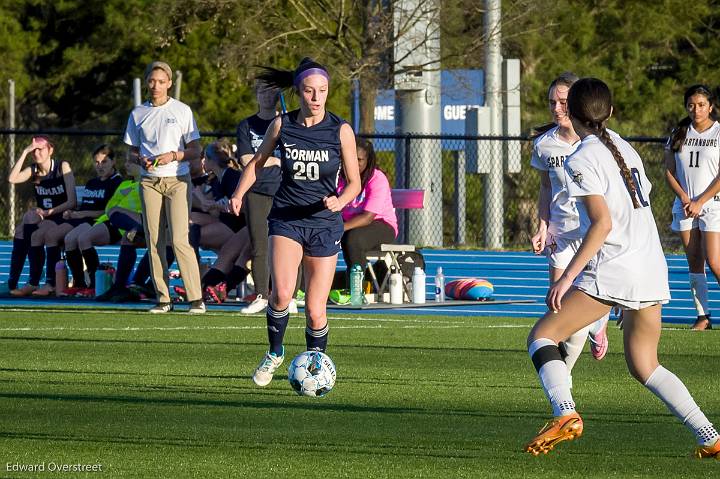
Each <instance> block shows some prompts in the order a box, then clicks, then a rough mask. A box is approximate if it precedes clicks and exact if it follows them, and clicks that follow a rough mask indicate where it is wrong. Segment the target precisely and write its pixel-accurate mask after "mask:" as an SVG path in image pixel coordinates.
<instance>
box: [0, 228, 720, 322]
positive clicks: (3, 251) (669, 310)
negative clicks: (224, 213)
mask: <svg viewBox="0 0 720 479" xmlns="http://www.w3.org/2000/svg"><path fill="white" fill-rule="evenodd" d="M11 248H12V245H11V243H9V242H7V241H6V242H0V278H2V279H3V280H4V279H5V278H6V277H7V274H8V268H9V264H10V251H11ZM118 251H119V248H118V247H117V246H106V247H100V248H98V253H99V255H100V260H101V261H103V262H111V263H113V264H114V263H115V260H116V258H117V253H118ZM423 254H424V255H425V260H426V263H427V268H426V269H427V282H428V288H427V296H428V298H430V297H431V295H432V292H433V288H434V287H433V286H432V285H433V284H434V274H435V271H436V270H437V267H438V266H442V268H443V271H444V274H445V278H446V281H450V280H453V279H458V278H464V277H476V278H485V279H488V280H490V281H491V282H492V283H493V284H494V285H495V295H494V296H495V298H496V299H498V300H513V299H531V300H534V301H535V303H523V304H503V305H493V304H492V303H478V305H473V306H448V307H424V308H403V309H374V310H363V311H362V314H372V315H375V314H388V313H392V314H408V313H409V314H431V315H438V314H443V315H462V316H508V317H538V316H540V315H542V314H543V313H544V312H545V310H546V307H545V303H544V299H545V292H546V291H547V288H548V279H547V262H546V260H545V258H544V257H541V256H535V255H533V254H531V253H524V252H494V251H477V250H468V251H465V250H463V251H457V250H424V251H423ZM141 256H142V251H139V252H138V258H140V257H141ZM205 258H207V259H210V260H211V259H213V258H214V254H213V253H211V252H203V259H205ZM667 260H668V266H669V268H670V289H671V293H672V297H673V299H672V301H671V302H670V304H668V305H666V306H665V307H664V309H663V321H665V322H671V323H686V324H687V323H692V322H693V321H694V320H695V314H696V313H695V307H694V306H693V303H692V300H691V297H690V291H689V285H688V269H687V262H686V261H685V257H684V256H681V255H669V256H668V257H667ZM339 263H340V265H343V264H344V263H343V262H342V261H339ZM26 274H27V269H26V270H25V273H24V275H23V280H24V279H25V278H26ZM708 280H709V283H710V307H711V309H715V308H716V307H718V303H719V302H720V289H719V288H718V286H717V284H716V283H715V281H714V280H713V278H712V275H709V277H708ZM32 304H42V305H44V306H66V307H72V306H80V305H88V304H91V303H89V302H88V301H72V300H58V301H51V300H31V299H27V300H26V299H19V300H16V299H0V306H4V307H12V306H22V307H26V306H30V305H32ZM97 304H98V306H99V305H103V306H107V304H106V303H97ZM122 307H123V308H125V307H129V308H135V307H136V308H137V309H143V308H146V307H147V304H139V305H136V306H135V305H129V304H123V305H122ZM213 309H223V310H225V309H227V310H231V311H232V310H237V305H228V306H226V307H222V308H221V307H219V306H213Z"/></svg>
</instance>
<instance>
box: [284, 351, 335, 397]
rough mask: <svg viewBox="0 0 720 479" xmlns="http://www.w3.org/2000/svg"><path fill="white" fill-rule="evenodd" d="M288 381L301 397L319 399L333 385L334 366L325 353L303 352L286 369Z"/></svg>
mask: <svg viewBox="0 0 720 479" xmlns="http://www.w3.org/2000/svg"><path fill="white" fill-rule="evenodd" d="M288 380H289V381H290V386H292V388H293V390H295V392H296V393H298V394H299V395H301V396H311V397H320V396H324V395H326V394H327V393H329V392H330V390H331V389H332V388H333V386H334V385H335V364H334V363H333V362H332V359H330V356H328V355H327V354H325V353H321V352H320V351H305V352H304V353H300V354H298V355H297V356H295V357H294V358H293V360H292V363H290V367H289V368H288Z"/></svg>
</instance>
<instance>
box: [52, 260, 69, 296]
mask: <svg viewBox="0 0 720 479" xmlns="http://www.w3.org/2000/svg"><path fill="white" fill-rule="evenodd" d="M67 287H68V271H67V266H65V260H64V259H61V260H60V261H58V262H57V263H55V291H57V292H58V293H62V292H63V291H65V290H66V289H67Z"/></svg>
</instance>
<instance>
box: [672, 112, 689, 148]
mask: <svg viewBox="0 0 720 479" xmlns="http://www.w3.org/2000/svg"><path fill="white" fill-rule="evenodd" d="M691 123H692V120H690V117H689V116H686V117H685V118H683V119H682V120H680V122H679V123H678V124H677V126H676V127H675V129H674V130H673V132H672V133H671V134H670V150H672V151H674V152H675V153H677V152H678V151H680V148H682V146H683V143H685V138H686V137H687V132H688V128H689V127H690V124H691Z"/></svg>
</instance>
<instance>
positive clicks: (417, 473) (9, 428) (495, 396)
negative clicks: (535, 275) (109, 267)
mask: <svg viewBox="0 0 720 479" xmlns="http://www.w3.org/2000/svg"><path fill="white" fill-rule="evenodd" d="M303 322H304V321H302V320H301V319H300V318H298V317H296V318H293V320H292V321H291V325H290V328H289V330H288V333H287V336H286V339H287V343H286V348H287V355H288V356H292V355H294V354H296V353H298V352H301V351H302V350H303V349H304V348H303V345H304V344H305V342H304V335H303V329H302V323H303ZM264 324H265V320H264V317H260V316H256V317H252V318H246V317H240V316H229V315H226V314H223V315H219V314H208V315H205V316H200V317H198V316H195V317H189V316H188V315H186V314H172V315H167V316H162V317H157V316H150V315H147V314H140V313H129V312H113V313H108V312H87V311H83V312H54V311H34V312H10V311H0V477H28V478H29V477H55V476H61V477H64V478H67V477H108V478H109V477H137V478H161V477H173V478H181V477H198V478H214V477H219V478H231V477H249V478H266V477H267V478H282V477H323V478H334V477H361V478H364V479H369V478H378V477H389V478H398V477H412V478H415V477H472V478H488V477H511V478H516V477H540V478H555V477H576V478H586V477H598V478H606V477H652V478H657V477H667V478H670V477H672V478H676V477H698V478H700V477H704V478H705V477H707V478H709V477H719V475H720V463H718V462H717V461H712V460H706V461H699V460H694V459H691V458H690V457H689V453H690V451H691V449H692V446H693V444H694V438H693V437H692V435H691V434H690V433H689V432H688V431H687V430H686V429H685V428H684V427H683V426H682V425H680V424H679V422H678V421H677V420H676V419H675V418H674V417H672V416H671V415H670V414H669V413H668V412H667V410H666V409H665V407H664V405H663V404H662V403H661V402H660V401H659V400H657V399H656V398H655V397H654V396H652V395H651V394H650V393H649V392H648V391H646V390H645V389H644V388H643V387H641V386H640V385H639V384H637V383H635V382H634V381H633V380H631V379H630V376H629V375H628V374H627V373H626V371H625V365H624V360H623V357H622V354H621V344H620V339H621V337H620V331H618V330H617V329H616V328H615V327H614V326H612V325H611V331H610V341H611V343H610V352H609V354H608V356H607V358H606V359H605V360H604V361H602V362H595V361H593V359H592V358H591V356H590V355H589V354H585V355H583V357H581V358H580V360H579V361H578V364H577V366H576V369H575V372H574V381H575V389H574V395H575V400H576V402H577V404H578V410H579V411H580V413H581V414H582V415H583V418H584V420H585V434H584V436H583V437H582V438H580V439H579V440H578V441H574V442H570V443H564V444H561V445H559V446H558V448H557V449H556V450H555V451H553V452H552V453H551V454H550V455H549V456H544V457H533V456H531V455H529V454H526V453H523V452H521V451H522V447H523V444H524V443H525V441H526V440H528V439H530V438H531V437H532V436H533V435H534V433H535V432H536V431H537V429H538V428H540V427H541V426H542V425H543V423H544V421H545V420H546V419H547V418H548V416H549V412H550V409H549V406H548V404H547V403H546V400H545V398H544V395H543V392H542V390H541V389H540V388H539V385H538V381H537V379H536V376H535V373H534V369H533V368H532V365H531V363H530V361H529V359H528V358H527V353H526V351H525V347H524V344H525V338H526V336H527V333H528V331H529V327H530V324H531V321H529V320H519V319H503V318H464V317H463V318H449V317H429V316H417V317H413V316H396V317H377V316H366V317H359V316H354V317H353V316H344V317H342V318H337V317H335V318H333V319H332V320H331V328H332V329H331V333H330V348H329V350H328V353H329V354H330V356H331V357H332V358H333V359H334V361H335V363H336V366H337V370H338V382H337V384H336V386H335V389H334V390H333V391H332V392H331V393H330V395H328V396H327V397H325V398H321V399H311V398H304V397H299V396H296V395H295V393H294V392H293V391H292V390H291V389H290V386H289V385H288V383H287V378H286V376H285V374H286V372H287V369H286V367H285V366H284V367H283V368H282V369H281V374H280V375H279V376H276V379H275V381H273V383H272V384H271V385H270V386H269V387H268V388H265V389H261V388H258V387H255V386H254V385H253V384H252V382H251V380H250V375H251V373H252V371H253V369H254V367H255V365H256V364H257V362H258V361H259V359H260V357H261V355H262V353H263V352H264V349H265V347H266V346H265V340H266V332H265V326H264ZM719 351H720V332H718V331H709V332H706V333H693V332H690V331H688V330H680V329H669V330H666V331H664V333H663V338H662V342H661V360H662V362H663V364H664V365H665V366H666V367H667V368H668V369H671V370H673V371H674V372H676V373H677V374H678V376H680V377H681V378H682V379H683V380H684V381H685V383H686V384H687V386H688V388H689V389H690V391H691V392H692V393H693V394H694V396H695V399H696V400H697V402H698V403H699V404H700V405H701V407H703V408H704V410H705V412H706V413H707V414H708V416H710V417H711V419H714V420H715V421H717V422H718V423H720V379H719V378H718V375H717V366H718V364H720V361H719V360H720V352H719ZM289 359H290V358H289V357H288V358H286V364H287V363H288V362H289ZM16 463H17V464H23V465H28V464H43V463H44V464H45V467H46V472H44V473H42V472H41V473H28V472H25V473H19V472H13V471H8V467H9V466H10V468H12V466H13V465H15V464H16ZM52 464H67V465H74V464H100V465H102V472H95V473H87V474H84V473H83V474H76V473H72V472H69V473H58V472H49V471H48V470H47V469H48V468H50V467H51V465H52Z"/></svg>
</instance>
